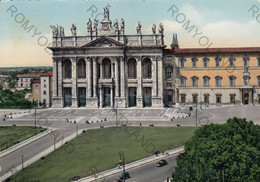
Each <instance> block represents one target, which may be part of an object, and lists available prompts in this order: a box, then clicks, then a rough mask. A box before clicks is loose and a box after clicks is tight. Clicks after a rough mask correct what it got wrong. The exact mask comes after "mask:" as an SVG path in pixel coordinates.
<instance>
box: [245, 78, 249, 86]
mask: <svg viewBox="0 0 260 182" xmlns="http://www.w3.org/2000/svg"><path fill="white" fill-rule="evenodd" d="M244 85H245V86H247V85H249V77H248V76H245V77H244Z"/></svg>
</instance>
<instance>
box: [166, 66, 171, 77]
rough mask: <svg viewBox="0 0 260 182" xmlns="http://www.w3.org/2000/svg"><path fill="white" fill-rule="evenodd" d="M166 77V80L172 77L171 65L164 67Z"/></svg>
mask: <svg viewBox="0 0 260 182" xmlns="http://www.w3.org/2000/svg"><path fill="white" fill-rule="evenodd" d="M166 79H167V80H170V79H172V67H171V66H167V67H166Z"/></svg>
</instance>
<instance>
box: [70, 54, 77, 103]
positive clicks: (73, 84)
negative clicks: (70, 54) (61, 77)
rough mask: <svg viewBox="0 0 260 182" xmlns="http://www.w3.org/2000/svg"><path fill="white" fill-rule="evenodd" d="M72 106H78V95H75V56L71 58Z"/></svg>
mask: <svg viewBox="0 0 260 182" xmlns="http://www.w3.org/2000/svg"><path fill="white" fill-rule="evenodd" d="M71 61H72V94H71V96H72V104H71V107H72V108H77V107H78V97H77V61H76V58H72V59H71Z"/></svg>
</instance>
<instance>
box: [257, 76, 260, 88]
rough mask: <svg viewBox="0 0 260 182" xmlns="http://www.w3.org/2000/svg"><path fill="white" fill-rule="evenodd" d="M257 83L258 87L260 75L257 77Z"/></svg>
mask: <svg viewBox="0 0 260 182" xmlns="http://www.w3.org/2000/svg"><path fill="white" fill-rule="evenodd" d="M257 83H258V86H260V75H259V76H257Z"/></svg>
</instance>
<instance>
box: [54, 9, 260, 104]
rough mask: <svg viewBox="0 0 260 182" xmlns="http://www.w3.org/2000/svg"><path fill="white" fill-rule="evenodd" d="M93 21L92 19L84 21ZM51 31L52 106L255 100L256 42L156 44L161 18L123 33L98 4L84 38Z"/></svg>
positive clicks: (259, 73) (258, 89) (259, 96)
mask: <svg viewBox="0 0 260 182" xmlns="http://www.w3.org/2000/svg"><path fill="white" fill-rule="evenodd" d="M92 24H93V25H92ZM51 27H52V33H53V43H52V47H49V48H50V49H51V50H52V52H53V97H52V100H53V104H52V107H57V108H62V107H73V108H76V107H87V108H104V107H116V108H126V107H137V108H142V107H153V108H162V107H164V106H172V105H174V104H179V103H181V104H196V103H200V104H206V105H208V104H259V103H260V47H259V48H251V47H248V48H207V49H181V48H179V44H178V40H177V35H176V34H174V35H173V41H172V45H171V49H166V46H165V45H164V28H163V26H162V24H160V25H159V26H158V33H157V30H156V25H153V26H152V29H151V34H149V35H143V34H142V32H141V24H140V23H139V22H138V24H137V26H136V32H137V33H136V35H125V22H124V20H123V19H121V20H120V22H118V20H114V21H113V22H112V21H111V20H110V19H109V10H108V9H107V8H104V19H103V20H102V21H101V22H98V21H97V20H94V21H93V22H92V21H91V20H90V19H89V20H88V22H87V30H88V33H87V35H86V36H77V30H76V26H75V25H72V28H71V33H72V36H65V35H64V29H63V27H61V26H57V27H55V26H51Z"/></svg>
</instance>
